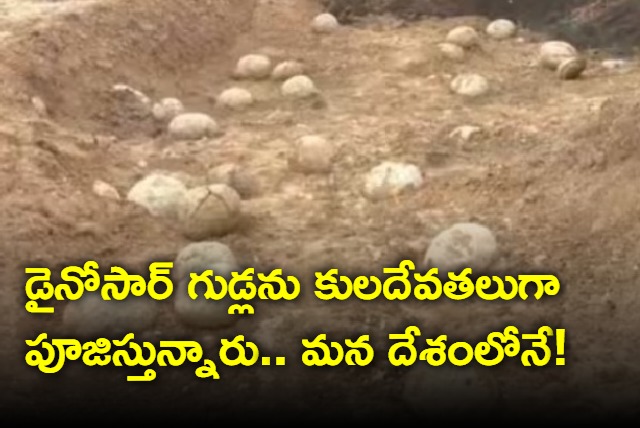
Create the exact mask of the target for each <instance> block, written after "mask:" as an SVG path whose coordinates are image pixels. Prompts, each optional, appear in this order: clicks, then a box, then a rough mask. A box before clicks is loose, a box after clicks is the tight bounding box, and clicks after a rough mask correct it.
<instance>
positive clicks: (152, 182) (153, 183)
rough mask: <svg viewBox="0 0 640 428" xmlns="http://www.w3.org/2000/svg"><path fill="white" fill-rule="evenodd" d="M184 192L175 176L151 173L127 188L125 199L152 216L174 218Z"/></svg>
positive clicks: (182, 186)
mask: <svg viewBox="0 0 640 428" xmlns="http://www.w3.org/2000/svg"><path fill="white" fill-rule="evenodd" d="M186 192H187V188H186V186H185V185H184V184H183V183H182V182H181V181H180V180H178V179H177V178H174V177H171V176H168V175H164V174H158V173H152V174H149V175H148V176H146V177H145V178H143V179H142V180H140V181H139V182H137V183H136V184H135V185H134V186H133V187H132V188H131V189H130V190H129V193H128V194H127V199H128V200H129V201H131V202H133V203H135V204H137V205H140V206H142V207H144V208H146V209H147V210H148V211H149V212H150V213H151V214H152V215H154V216H157V217H166V218H171V219H175V218H177V214H178V207H179V206H180V205H181V203H182V198H183V197H184V195H185V194H186Z"/></svg>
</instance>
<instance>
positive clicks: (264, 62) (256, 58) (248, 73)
mask: <svg viewBox="0 0 640 428" xmlns="http://www.w3.org/2000/svg"><path fill="white" fill-rule="evenodd" d="M271 68H272V64H271V59H270V58H269V57H268V56H266V55H261V54H249V55H245V56H243V57H242V58H240V59H239V60H238V63H237V64H236V68H235V71H234V73H233V75H234V77H235V78H239V79H264V78H267V77H269V75H270V74H271Z"/></svg>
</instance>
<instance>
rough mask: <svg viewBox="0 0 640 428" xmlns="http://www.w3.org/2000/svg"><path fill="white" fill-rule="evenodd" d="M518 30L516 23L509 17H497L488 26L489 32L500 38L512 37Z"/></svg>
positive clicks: (495, 37)
mask: <svg viewBox="0 0 640 428" xmlns="http://www.w3.org/2000/svg"><path fill="white" fill-rule="evenodd" d="M516 32H517V27H516V24H515V23H514V22H513V21H510V20H508V19H496V20H495V21H493V22H491V23H490V24H489V25H488V26H487V34H488V35H489V36H491V37H493V38H494V39H498V40H503V39H508V38H511V37H513V36H515V35H516Z"/></svg>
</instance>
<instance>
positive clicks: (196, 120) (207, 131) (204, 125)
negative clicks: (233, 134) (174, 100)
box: [167, 113, 220, 140]
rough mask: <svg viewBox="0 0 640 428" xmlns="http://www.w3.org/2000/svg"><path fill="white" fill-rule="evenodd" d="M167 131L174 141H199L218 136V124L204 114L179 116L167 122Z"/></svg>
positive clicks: (183, 114)
mask: <svg viewBox="0 0 640 428" xmlns="http://www.w3.org/2000/svg"><path fill="white" fill-rule="evenodd" d="M167 129H168V132H169V136H170V137H172V138H173V139H175V140H199V139H201V138H213V137H216V136H219V135H220V127H219V125H218V123H217V122H216V121H215V120H214V119H213V118H212V117H211V116H209V115H207V114H204V113H182V114H179V115H177V116H176V117H174V118H173V119H172V120H171V122H169V126H168V128H167Z"/></svg>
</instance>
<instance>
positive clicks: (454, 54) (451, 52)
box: [438, 42, 465, 61]
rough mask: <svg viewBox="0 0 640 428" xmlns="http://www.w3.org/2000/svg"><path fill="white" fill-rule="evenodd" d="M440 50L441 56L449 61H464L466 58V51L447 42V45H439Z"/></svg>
mask: <svg viewBox="0 0 640 428" xmlns="http://www.w3.org/2000/svg"><path fill="white" fill-rule="evenodd" d="M438 48H439V49H440V53H441V55H442V56H443V57H445V58H447V59H450V60H453V61H462V60H464V57H465V54H464V49H463V48H462V47H460V46H458V45H455V44H453V43H448V42H445V43H440V44H438Z"/></svg>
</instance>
